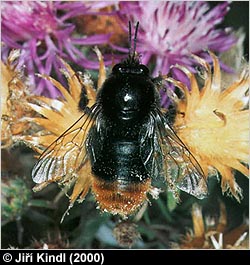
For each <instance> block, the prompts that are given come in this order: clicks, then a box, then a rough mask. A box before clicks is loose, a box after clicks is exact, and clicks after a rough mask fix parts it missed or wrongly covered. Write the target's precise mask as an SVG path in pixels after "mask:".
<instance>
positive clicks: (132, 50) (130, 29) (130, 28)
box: [128, 21, 139, 59]
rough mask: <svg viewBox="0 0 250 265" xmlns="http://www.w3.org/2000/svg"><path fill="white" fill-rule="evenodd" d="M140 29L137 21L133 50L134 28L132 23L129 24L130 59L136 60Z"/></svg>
mask: <svg viewBox="0 0 250 265" xmlns="http://www.w3.org/2000/svg"><path fill="white" fill-rule="evenodd" d="M138 28H139V21H137V23H136V26H135V35H134V39H133V42H134V43H133V44H134V45H133V49H132V26H131V21H129V22H128V29H129V33H128V42H129V57H131V58H132V59H134V58H135V52H136V40H137V33H138Z"/></svg>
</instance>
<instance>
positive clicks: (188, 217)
mask: <svg viewBox="0 0 250 265" xmlns="http://www.w3.org/2000/svg"><path fill="white" fill-rule="evenodd" d="M100 2H101V1H100ZM219 3H221V2H209V5H210V6H211V8H213V7H215V6H216V5H218V4H219ZM2 12H4V11H2ZM71 22H72V23H76V22H75V20H72V21H71ZM219 27H232V28H233V29H235V30H238V29H240V28H242V30H243V32H244V33H245V39H244V42H243V54H244V57H245V59H246V60H248V56H249V3H248V2H243V1H242V2H238V1H233V2H232V3H231V4H230V11H229V12H228V13H227V14H226V15H225V18H224V20H223V22H222V24H221V25H220V26H219ZM72 67H73V68H74V69H75V70H78V69H77V68H80V67H79V66H77V65H76V64H75V63H72ZM90 72H91V73H92V74H93V75H94V76H97V71H96V70H90ZM34 155H35V153H34V152H33V151H31V149H29V148H28V147H26V146H24V145H22V144H16V145H14V146H12V147H11V148H7V149H2V151H1V159H2V185H1V194H2V195H1V197H2V211H1V214H2V219H1V220H2V222H1V225H2V233H1V247H2V248H47V247H48V248H57V249H63V248H80V249H81V248H83V249H85V248H103V249H106V248H107V249H109V248H128V247H131V248H135V249H138V248H144V249H145V248H147V249H169V248H200V247H201V244H202V243H200V242H199V240H198V241H197V242H196V241H195V240H193V241H192V242H191V243H190V244H185V240H184V238H187V235H188V234H189V235H192V236H195V231H194V229H195V228H194V227H196V228H197V227H199V226H200V227H202V223H203V225H204V226H205V228H204V229H205V230H206V231H204V236H205V233H206V232H208V231H209V230H211V231H212V230H213V231H214V230H216V229H217V230H218V231H220V232H222V233H223V234H224V237H225V238H226V240H228V244H233V243H234V242H235V241H236V239H238V238H240V236H242V235H243V234H244V233H245V231H248V217H249V180H248V178H246V177H245V176H243V175H242V174H240V173H238V172H236V175H235V177H236V180H237V183H238V184H239V186H240V187H241V188H242V191H243V192H242V194H243V199H242V200H241V202H240V203H239V202H237V201H236V200H235V199H234V198H232V197H229V196H226V195H222V192H221V188H220V185H219V181H218V180H217V179H216V178H215V177H212V178H210V179H209V183H208V184H209V196H208V198H206V199H203V200H198V199H196V198H194V197H193V196H191V195H188V194H186V193H184V192H181V202H180V203H179V204H176V203H175V201H174V200H173V198H172V197H171V195H170V194H168V193H167V192H164V193H161V194H160V197H159V199H158V200H153V199H152V200H151V203H150V205H148V207H147V208H145V212H144V213H143V215H142V216H139V215H138V216H136V220H135V219H131V220H128V221H126V222H122V223H120V222H119V220H118V218H117V217H116V216H111V215H109V214H107V213H101V212H100V211H99V210H98V209H96V202H95V201H94V198H93V196H92V194H91V193H89V194H88V195H87V197H86V199H85V201H84V202H83V203H81V204H78V203H76V204H75V206H74V207H73V208H72V209H71V210H70V214H69V215H66V217H65V218H64V221H63V222H62V223H61V222H60V221H61V218H62V215H63V214H64V212H65V211H66V209H67V207H68V198H67V197H66V196H65V195H64V193H63V192H62V191H61V190H60V188H59V187H58V186H57V185H56V184H51V185H49V186H48V187H46V188H45V189H44V190H42V191H40V192H37V193H34V192H32V188H33V187H34V183H33V182H32V179H31V169H32V167H33V166H34V163H35V161H36V158H35V157H34ZM200 215H202V216H200ZM195 225H196V226H195ZM196 232H197V231H196ZM203 240H205V239H203ZM199 244H200V245H199ZM244 244H245V245H244V247H246V248H248V241H247V242H245V243H244Z"/></svg>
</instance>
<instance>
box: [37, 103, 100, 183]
mask: <svg viewBox="0 0 250 265" xmlns="http://www.w3.org/2000/svg"><path fill="white" fill-rule="evenodd" d="M98 112H99V111H98V107H97V106H93V108H92V109H91V111H90V113H88V114H87V113H84V114H83V115H82V116H81V117H80V118H79V119H78V120H77V121H76V122H75V123H74V124H73V125H72V126H71V127H70V128H68V129H67V130H66V131H65V132H64V133H63V134H62V135H61V136H60V137H58V138H57V139H56V140H55V141H54V142H53V143H52V144H51V145H50V146H49V147H48V148H47V149H46V150H45V151H44V152H43V153H42V155H41V156H40V158H39V160H38V161H37V163H36V164H35V166H34V168H33V170H32V178H33V181H34V182H36V183H38V184H40V183H44V182H45V183H50V182H59V183H61V184H66V183H67V182H69V181H70V180H71V179H72V178H74V175H75V173H76V172H77V171H79V169H80V168H81V167H82V165H83V164H84V162H85V160H86V149H85V146H84V143H85V140H86V137H87V134H88V131H89V129H90V128H91V126H92V125H93V122H94V121H95V118H96V116H97V115H98Z"/></svg>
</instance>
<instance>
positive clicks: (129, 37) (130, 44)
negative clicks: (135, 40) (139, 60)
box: [128, 21, 132, 56]
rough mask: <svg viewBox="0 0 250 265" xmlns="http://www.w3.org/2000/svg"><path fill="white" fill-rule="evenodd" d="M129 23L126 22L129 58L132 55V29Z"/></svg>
mask: <svg viewBox="0 0 250 265" xmlns="http://www.w3.org/2000/svg"><path fill="white" fill-rule="evenodd" d="M131 27H132V26H131V21H129V22H128V30H129V32H128V44H129V56H131V54H132V29H131Z"/></svg>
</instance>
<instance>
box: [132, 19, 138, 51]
mask: <svg viewBox="0 0 250 265" xmlns="http://www.w3.org/2000/svg"><path fill="white" fill-rule="evenodd" d="M138 28H139V21H137V23H136V26H135V36H134V51H133V56H135V52H136V40H137V33H138Z"/></svg>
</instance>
